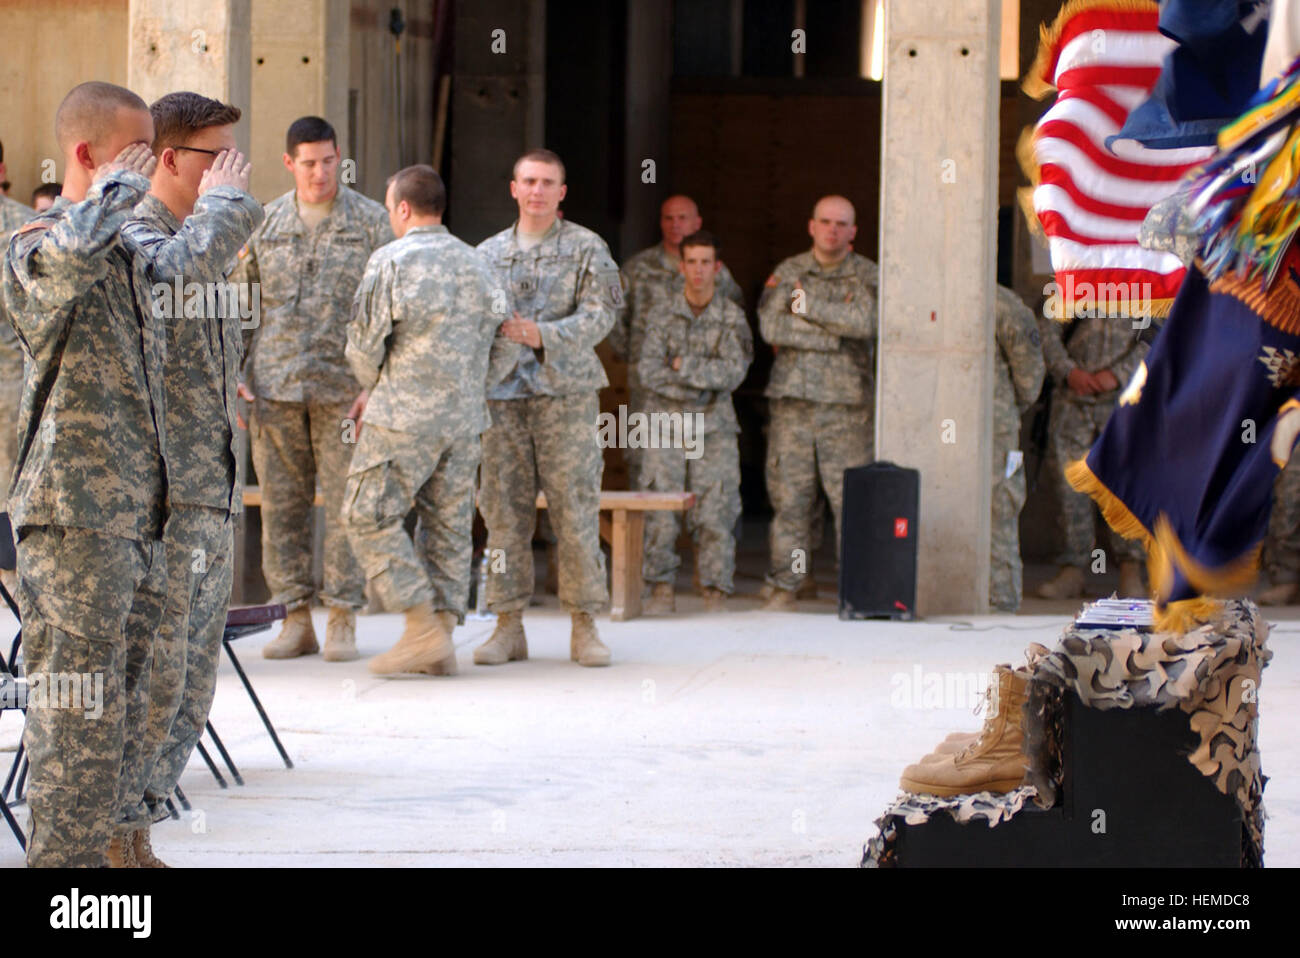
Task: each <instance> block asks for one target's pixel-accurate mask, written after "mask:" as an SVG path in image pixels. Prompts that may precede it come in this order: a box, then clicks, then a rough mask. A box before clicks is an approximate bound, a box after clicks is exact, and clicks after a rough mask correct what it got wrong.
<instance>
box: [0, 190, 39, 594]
mask: <svg viewBox="0 0 1300 958" xmlns="http://www.w3.org/2000/svg"><path fill="white" fill-rule="evenodd" d="M35 215H36V211H35V210H30V209H28V208H27V207H26V206H23V204H21V203H19V202H18V201H17V200H11V199H9V197H7V196H3V195H0V256H3V254H4V251H5V249H6V248H7V247H8V246H9V237H10V236H12V235H13V232H14V230H16V229H18V227H20V226H22V225H23V224H24V223H26V222H27V221H28V220H29V219H31V218H32V217H33V216H35ZM22 398H23V351H22V347H20V346H19V345H18V339H17V337H16V336H15V335H14V331H13V327H11V326H10V325H9V322H8V321H7V320H6V319H5V314H4V297H3V296H0V430H3V433H2V434H0V484H3V488H5V489H8V488H9V480H10V479H11V478H12V477H13V471H14V460H15V459H16V458H17V456H18V404H19V403H20V402H21V401H22ZM0 505H2V504H0ZM6 581H8V580H6Z"/></svg>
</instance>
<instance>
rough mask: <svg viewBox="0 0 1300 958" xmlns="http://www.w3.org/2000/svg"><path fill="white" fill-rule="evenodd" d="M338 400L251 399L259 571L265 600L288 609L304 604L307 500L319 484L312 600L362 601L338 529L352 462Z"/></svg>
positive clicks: (308, 568)
mask: <svg viewBox="0 0 1300 958" xmlns="http://www.w3.org/2000/svg"><path fill="white" fill-rule="evenodd" d="M350 406H351V401H348V402H344V403H314V402H311V403H306V402H275V401H272V400H269V399H262V398H261V397H258V399H257V400H256V401H255V402H254V403H253V411H252V417H251V421H250V422H249V427H248V431H249V437H250V440H251V442H252V451H253V468H254V469H256V470H257V481H258V483H259V484H260V486H261V489H262V574H263V575H264V576H265V578H266V584H267V587H268V588H269V589H270V590H271V601H272V602H282V603H284V606H285V608H287V609H288V610H289V611H293V610H294V609H297V608H300V607H302V606H309V605H311V603H312V599H313V598H314V596H315V593H316V588H315V586H314V585H313V582H312V504H313V503H314V502H315V500H316V486H317V485H318V484H319V486H320V490H321V498H322V499H323V500H324V502H325V541H324V543H323V545H324V551H325V575H324V582H323V584H322V586H323V587H322V589H321V595H320V599H321V602H322V603H324V604H325V605H328V606H334V607H338V608H345V609H359V608H361V607H362V606H363V605H365V581H364V579H363V578H362V575H361V567H360V566H359V565H357V560H356V559H355V558H354V557H353V555H352V549H351V548H350V547H349V545H348V537H347V530H346V529H345V528H344V527H343V518H342V516H343V489H344V486H346V484H347V478H348V468H349V465H350V463H351V462H352V450H353V448H354V445H355V444H354V442H353V436H354V427H353V426H352V425H351V424H350V423H349V422H347V421H346V419H345V417H346V416H347V413H348V408H349V407H350Z"/></svg>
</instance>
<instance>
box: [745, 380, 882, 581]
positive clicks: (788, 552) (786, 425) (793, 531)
mask: <svg viewBox="0 0 1300 958" xmlns="http://www.w3.org/2000/svg"><path fill="white" fill-rule="evenodd" d="M770 408H771V425H770V426H769V428H768V433H767V495H768V498H769V499H771V500H772V509H773V516H772V527H771V530H770V532H769V539H770V543H771V551H772V557H771V567H770V571H769V572H768V575H767V581H768V582H769V583H771V584H772V585H775V586H776V587H777V588H780V589H786V590H790V591H793V590H795V589H798V588H799V586H800V585H801V584H802V582H803V579H804V576H805V575H807V569H808V563H809V559H810V556H811V550H812V533H811V531H810V530H811V526H812V522H813V511H814V509H815V508H816V507H817V502H818V499H817V489H818V486H819V485H820V487H821V489H822V491H823V492H824V493H825V494H826V498H827V500H828V501H829V502H830V505H831V513H832V514H833V515H834V517H835V552H836V555H838V554H839V548H840V517H841V515H842V513H843V508H844V470H845V469H852V468H854V467H856V466H865V465H867V464H868V463H869V462H871V450H872V433H873V430H874V423H873V422H872V419H871V407H870V405H869V404H864V405H860V406H850V405H843V404H840V403H822V402H811V401H809V400H805V399H773V400H771V401H770Z"/></svg>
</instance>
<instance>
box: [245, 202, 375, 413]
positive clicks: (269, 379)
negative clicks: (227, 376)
mask: <svg viewBox="0 0 1300 958" xmlns="http://www.w3.org/2000/svg"><path fill="white" fill-rule="evenodd" d="M392 239H393V230H392V227H390V226H389V225H388V211H387V210H385V209H384V207H383V205H382V204H380V203H376V202H375V201H374V200H371V199H368V198H367V197H365V196H362V195H361V194H360V193H358V192H356V191H355V190H352V189H349V188H348V187H346V186H343V185H342V184H340V185H339V191H338V194H337V195H336V196H335V198H334V207H333V209H331V210H330V215H329V216H327V217H326V218H325V219H324V221H323V222H321V223H320V224H319V225H318V226H317V227H316V228H315V229H314V230H310V231H309V230H308V229H307V226H306V224H304V223H303V221H302V219H301V218H300V217H299V216H298V203H297V195H296V193H295V191H294V190H290V191H289V192H288V193H285V194H284V195H283V196H281V197H279V198H277V199H274V200H272V201H271V202H270V203H268V204H267V206H266V219H265V220H264V221H263V222H262V225H261V226H260V227H258V229H257V231H256V232H255V233H254V234H253V237H252V239H250V240H249V241H248V244H247V245H246V246H245V247H244V248H243V249H242V250H240V252H239V266H238V267H237V268H236V269H235V272H234V273H233V274H232V275H231V277H230V278H231V280H232V281H233V282H249V283H258V284H259V285H260V290H259V293H260V297H261V304H262V315H261V322H260V323H259V324H258V325H257V327H256V328H255V329H251V330H245V332H244V336H245V347H246V348H247V354H248V355H247V358H246V359H245V360H244V376H245V379H246V380H247V382H248V384H249V387H250V388H251V389H252V391H253V393H254V394H255V395H256V396H257V397H258V398H259V399H262V398H265V399H273V400H276V401H279V402H308V401H315V402H328V403H341V402H347V401H348V400H351V399H354V398H356V393H357V384H356V381H355V380H354V379H353V378H352V372H351V370H349V369H348V363H347V360H346V359H344V358H343V349H344V347H345V345H346V344H347V324H348V318H349V317H350V315H351V312H352V299H353V297H354V296H356V293H357V286H359V285H360V283H361V274H362V272H363V271H364V270H365V268H366V260H367V259H369V258H370V254H371V253H373V252H374V251H375V250H377V249H378V248H379V247H381V246H383V245H384V244H385V243H388V242H391V241H392Z"/></svg>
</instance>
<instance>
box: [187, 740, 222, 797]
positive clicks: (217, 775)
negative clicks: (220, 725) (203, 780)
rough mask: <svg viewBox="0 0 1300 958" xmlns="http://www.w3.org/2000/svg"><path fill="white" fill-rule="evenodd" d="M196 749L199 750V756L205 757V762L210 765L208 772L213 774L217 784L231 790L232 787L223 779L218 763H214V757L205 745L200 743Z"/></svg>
mask: <svg viewBox="0 0 1300 958" xmlns="http://www.w3.org/2000/svg"><path fill="white" fill-rule="evenodd" d="M195 747H196V748H197V749H198V752H199V755H201V756H202V757H203V761H205V762H207V763H208V771H209V772H211V773H212V777H213V778H215V779H216V780H217V784H218V785H220V786H221V787H222V788H229V787H230V785H229V784H228V783H227V782H226V780H225V779H224V778H222V777H221V772H219V771H218V770H217V763H216V762H214V761H212V756H211V755H209V754H208V750H207V749H206V748H204V747H203V743H202V742H199V743H198V744H197V745H196V746H195Z"/></svg>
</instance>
